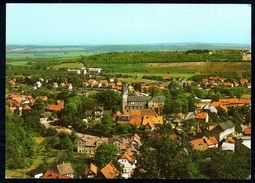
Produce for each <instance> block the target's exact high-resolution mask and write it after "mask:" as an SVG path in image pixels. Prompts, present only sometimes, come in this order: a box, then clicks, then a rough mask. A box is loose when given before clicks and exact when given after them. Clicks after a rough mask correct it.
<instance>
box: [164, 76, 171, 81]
mask: <svg viewBox="0 0 255 183" xmlns="http://www.w3.org/2000/svg"><path fill="white" fill-rule="evenodd" d="M162 79H163V80H165V81H171V80H172V77H170V76H162Z"/></svg>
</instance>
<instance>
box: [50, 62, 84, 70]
mask: <svg viewBox="0 0 255 183" xmlns="http://www.w3.org/2000/svg"><path fill="white" fill-rule="evenodd" d="M82 67H84V66H83V64H82V63H62V64H59V65H55V66H53V68H54V69H59V68H82Z"/></svg>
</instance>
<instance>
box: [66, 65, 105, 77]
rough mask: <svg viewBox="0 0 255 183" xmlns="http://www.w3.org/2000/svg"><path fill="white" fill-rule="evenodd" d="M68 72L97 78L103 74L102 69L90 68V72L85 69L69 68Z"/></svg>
mask: <svg viewBox="0 0 255 183" xmlns="http://www.w3.org/2000/svg"><path fill="white" fill-rule="evenodd" d="M67 71H68V72H75V73H77V74H83V75H86V74H88V75H90V76H97V75H100V74H101V72H102V69H101V68H88V70H87V69H86V68H85V67H83V68H73V69H71V68H69V69H67Z"/></svg>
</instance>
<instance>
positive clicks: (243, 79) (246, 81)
mask: <svg viewBox="0 0 255 183" xmlns="http://www.w3.org/2000/svg"><path fill="white" fill-rule="evenodd" d="M239 83H240V85H242V86H245V85H246V83H248V79H245V78H241V79H240V80H239Z"/></svg>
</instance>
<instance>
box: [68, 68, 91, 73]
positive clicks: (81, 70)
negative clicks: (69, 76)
mask: <svg viewBox="0 0 255 183" xmlns="http://www.w3.org/2000/svg"><path fill="white" fill-rule="evenodd" d="M67 71H68V72H76V73H77V74H83V75H85V74H86V73H87V70H86V68H85V67H83V68H80V69H78V68H73V69H70V68H68V69H67Z"/></svg>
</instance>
